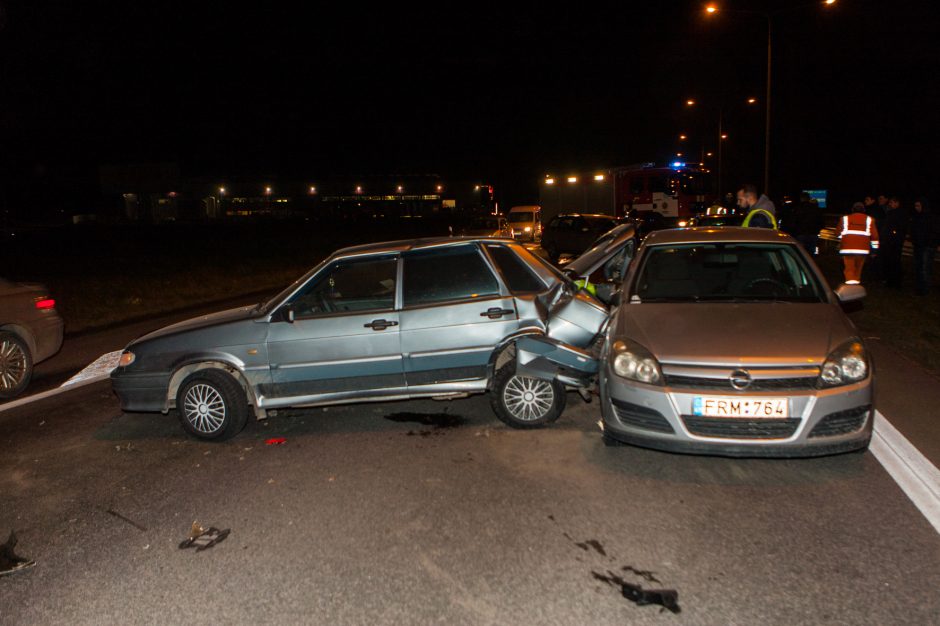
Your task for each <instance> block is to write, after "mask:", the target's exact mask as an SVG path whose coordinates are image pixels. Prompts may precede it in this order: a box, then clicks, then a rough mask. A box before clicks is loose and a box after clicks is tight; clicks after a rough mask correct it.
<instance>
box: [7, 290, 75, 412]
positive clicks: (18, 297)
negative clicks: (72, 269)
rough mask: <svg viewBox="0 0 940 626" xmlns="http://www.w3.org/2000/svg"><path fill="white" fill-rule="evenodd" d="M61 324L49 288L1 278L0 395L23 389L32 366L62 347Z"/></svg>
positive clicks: (30, 374) (20, 391) (30, 376)
mask: <svg viewBox="0 0 940 626" xmlns="http://www.w3.org/2000/svg"><path fill="white" fill-rule="evenodd" d="M63 328H64V324H63V322H62V318H61V317H59V314H58V313H57V312H56V310H55V300H53V299H52V298H51V297H50V296H49V290H48V289H46V288H45V287H43V286H42V285H33V284H20V283H14V282H10V281H8V280H4V279H2V278H0V398H13V397H15V396H18V395H19V394H21V393H23V391H24V390H25V389H26V387H27V385H29V380H30V378H32V375H33V366H34V365H35V364H36V363H39V362H40V361H44V360H45V359H48V358H49V357H51V356H52V355H54V354H55V353H56V352H58V351H59V348H60V347H62V330H63Z"/></svg>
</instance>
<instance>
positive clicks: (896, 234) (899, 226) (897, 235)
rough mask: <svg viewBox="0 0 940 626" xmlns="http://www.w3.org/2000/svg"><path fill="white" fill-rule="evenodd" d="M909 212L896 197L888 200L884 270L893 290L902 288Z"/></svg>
mask: <svg viewBox="0 0 940 626" xmlns="http://www.w3.org/2000/svg"><path fill="white" fill-rule="evenodd" d="M908 221H909V218H908V215H907V210H906V209H904V208H903V207H902V206H901V201H900V200H898V199H897V198H896V197H892V198H891V199H890V200H888V210H887V211H886V212H885V219H884V230H882V229H879V230H878V232H879V233H881V251H880V252H879V256H881V258H882V270H883V271H884V277H885V284H886V285H887V286H888V287H891V288H893V289H900V288H901V279H902V277H903V270H902V268H901V253H902V252H903V251H904V240H905V238H906V237H907V228H908ZM876 224H877V223H876Z"/></svg>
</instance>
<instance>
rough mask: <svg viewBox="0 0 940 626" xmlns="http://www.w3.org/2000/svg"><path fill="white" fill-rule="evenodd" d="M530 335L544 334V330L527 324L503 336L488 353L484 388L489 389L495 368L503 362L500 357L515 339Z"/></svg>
mask: <svg viewBox="0 0 940 626" xmlns="http://www.w3.org/2000/svg"><path fill="white" fill-rule="evenodd" d="M531 335H537V336H545V331H544V330H543V329H541V328H539V327H537V326H529V327H526V328H520V329H519V330H517V331H516V332H514V333H512V334H511V335H509V336H507V337H505V338H503V340H502V341H500V342H499V343H498V344H497V345H496V347H495V348H493V352H492V353H491V354H490V360H489V363H487V367H486V388H487V389H490V387H491V386H492V384H493V375H494V374H495V373H496V371H497V369H499V368H500V367H502V366H503V365H504V364H505V361H504V360H503V359H502V358H501V357H504V356H505V355H506V353H507V351H508V350H509V349H510V348H512V347H513V346H515V343H516V340H518V339H519V338H520V337H527V336H531Z"/></svg>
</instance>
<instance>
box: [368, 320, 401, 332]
mask: <svg viewBox="0 0 940 626" xmlns="http://www.w3.org/2000/svg"><path fill="white" fill-rule="evenodd" d="M389 326H398V322H395V321H393V320H372V321H371V322H369V323H368V324H363V327H365V328H371V329H372V330H385V329H386V328H388V327H389Z"/></svg>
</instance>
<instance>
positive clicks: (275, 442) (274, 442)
mask: <svg viewBox="0 0 940 626" xmlns="http://www.w3.org/2000/svg"><path fill="white" fill-rule="evenodd" d="M265 443H266V444H268V445H269V446H279V445H281V444H284V443H287V439H285V438H284V437H271V438H270V439H268V440H267V441H265Z"/></svg>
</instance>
